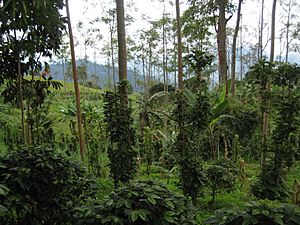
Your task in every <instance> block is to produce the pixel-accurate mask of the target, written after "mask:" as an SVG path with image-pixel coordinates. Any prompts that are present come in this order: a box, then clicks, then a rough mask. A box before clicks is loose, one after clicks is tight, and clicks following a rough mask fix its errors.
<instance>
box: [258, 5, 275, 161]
mask: <svg viewBox="0 0 300 225" xmlns="http://www.w3.org/2000/svg"><path fill="white" fill-rule="evenodd" d="M275 18H276V0H273V7H272V24H271V51H270V62H274V48H275V23H276V21H275ZM266 88H267V92H270V91H271V81H270V80H269V81H268V82H267V87H266ZM270 108H271V102H270V100H268V103H267V110H266V112H264V114H263V140H262V141H263V143H262V145H263V149H262V156H261V164H262V165H264V164H265V162H266V158H267V139H268V130H269V111H270Z"/></svg>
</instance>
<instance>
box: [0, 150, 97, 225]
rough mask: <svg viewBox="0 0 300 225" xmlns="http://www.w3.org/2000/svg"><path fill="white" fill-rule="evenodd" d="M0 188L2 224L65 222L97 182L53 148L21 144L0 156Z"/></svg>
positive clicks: (90, 193) (90, 192) (91, 191)
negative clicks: (25, 146)
mask: <svg viewBox="0 0 300 225" xmlns="http://www.w3.org/2000/svg"><path fill="white" fill-rule="evenodd" d="M0 188H1V189H0V202H1V205H0V210H1V211H0V221H1V224H11V225H12V224H33V225H34V224H67V223H68V222H70V221H71V220H72V217H73V216H72V215H73V209H74V207H76V206H78V205H81V204H82V202H84V201H85V200H86V199H87V198H89V197H91V196H94V191H95V188H96V185H95V183H94V182H93V181H91V180H89V179H86V178H85V170H84V169H83V168H82V167H81V166H80V165H79V164H77V163H76V162H74V161H71V160H69V159H67V158H65V157H63V156H61V155H60V154H58V153H56V152H55V151H53V150H51V149H43V148H24V149H21V150H18V151H12V152H10V153H9V154H8V155H6V156H3V157H1V158H0Z"/></svg>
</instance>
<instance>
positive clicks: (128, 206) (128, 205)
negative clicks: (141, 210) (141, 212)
mask: <svg viewBox="0 0 300 225" xmlns="http://www.w3.org/2000/svg"><path fill="white" fill-rule="evenodd" d="M125 206H126V207H127V208H128V209H131V202H130V200H128V199H126V200H125Z"/></svg>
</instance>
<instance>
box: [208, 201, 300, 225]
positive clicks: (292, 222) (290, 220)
mask: <svg viewBox="0 0 300 225" xmlns="http://www.w3.org/2000/svg"><path fill="white" fill-rule="evenodd" d="M206 224H209V225H240V224H247V225H283V224H285V225H297V224H300V208H299V207H296V206H293V205H281V206H280V207H274V206H271V205H270V204H268V202H266V201H259V202H250V203H248V204H247V205H246V208H245V209H244V210H240V209H238V210H218V211H216V212H215V215H214V216H212V217H210V218H209V219H208V220H207V221H206Z"/></svg>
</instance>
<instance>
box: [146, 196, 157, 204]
mask: <svg viewBox="0 0 300 225" xmlns="http://www.w3.org/2000/svg"><path fill="white" fill-rule="evenodd" d="M147 199H148V201H149V202H150V203H151V204H153V205H155V204H156V200H155V199H154V198H153V197H152V196H149V197H148V198H147Z"/></svg>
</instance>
